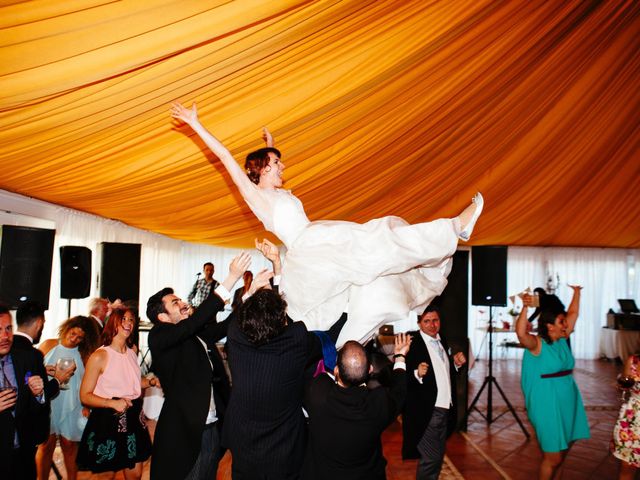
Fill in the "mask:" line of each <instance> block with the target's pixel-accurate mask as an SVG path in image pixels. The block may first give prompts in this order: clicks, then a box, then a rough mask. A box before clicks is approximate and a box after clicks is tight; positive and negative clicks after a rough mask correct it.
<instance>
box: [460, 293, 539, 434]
mask: <svg viewBox="0 0 640 480" xmlns="http://www.w3.org/2000/svg"><path fill="white" fill-rule="evenodd" d="M493 385H495V386H496V388H497V389H498V392H499V393H500V395H501V396H502V399H503V400H504V403H506V404H507V408H508V410H505V411H504V412H502V413H501V414H500V415H498V416H497V417H494V416H493V388H492V386H493ZM485 387H489V388H487V413H486V415H485V414H484V413H482V412H481V411H480V410H479V409H478V408H477V407H476V403H477V402H478V399H479V398H480V395H482V392H483V391H484V389H485ZM473 409H475V410H476V411H477V412H478V413H479V414H480V415H481V416H482V417H483V418H484V419H485V420H486V421H487V424H488V425H491V424H492V423H493V422H495V421H496V420H498V419H499V418H500V417H501V416H502V415H504V414H505V413H507V412H511V415H513V418H515V419H516V422H518V425H520V428H521V429H522V432H523V433H524V434H525V436H526V437H527V438H529V437H530V435H529V432H527V429H526V428H525V427H524V425H523V423H522V421H521V420H520V418H519V417H518V414H517V413H516V411H515V409H514V408H513V406H512V405H511V402H509V399H508V398H507V396H506V395H505V394H504V392H503V391H502V388H500V384H499V383H498V381H497V380H496V377H494V376H493V307H492V306H491V305H490V306H489V375H487V376H486V377H484V382H483V383H482V386H481V387H480V390H478V393H477V394H476V396H475V398H474V399H473V401H472V402H471V405H469V409H468V410H467V414H466V415H465V421H464V424H465V425H466V423H467V417H469V414H470V413H471V411H472V410H473Z"/></svg>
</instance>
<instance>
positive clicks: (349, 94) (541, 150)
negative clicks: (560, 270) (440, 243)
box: [0, 0, 640, 248]
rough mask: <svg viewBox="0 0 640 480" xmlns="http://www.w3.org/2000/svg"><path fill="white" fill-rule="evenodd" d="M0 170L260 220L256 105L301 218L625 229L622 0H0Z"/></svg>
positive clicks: (164, 228) (154, 217)
mask: <svg viewBox="0 0 640 480" xmlns="http://www.w3.org/2000/svg"><path fill="white" fill-rule="evenodd" d="M0 24H1V28H0V92H1V93H0V164H1V165H2V176H1V177H0V188H3V189H6V190H9V191H13V192H17V193H20V194H23V195H28V196H31V197H36V198H39V199H42V200H46V201H49V202H53V203H56V204H60V205H64V206H67V207H71V208H75V209H79V210H84V211H87V212H91V213H94V214H97V215H100V216H103V217H107V218H114V219H118V220H121V221H123V222H125V223H127V224H129V225H132V226H136V227H139V228H143V229H146V230H151V231H155V232H159V233H162V234H165V235H168V236H171V237H174V238H179V239H184V240H188V241H195V242H205V243H210V244H215V245H221V246H236V247H238V246H240V247H242V246H248V245H252V243H253V238H255V237H259V236H262V235H264V231H263V227H262V225H261V224H260V223H259V222H258V220H257V219H256V218H255V217H254V216H253V214H252V213H251V212H250V211H249V209H248V208H247V207H246V206H245V205H244V203H243V201H242V199H241V198H240V196H239V195H238V194H237V192H236V191H235V188H234V186H233V185H232V183H231V181H230V179H229V177H228V175H226V173H225V172H224V171H223V169H222V167H221V166H220V165H219V163H218V162H216V160H215V158H213V156H212V155H211V154H210V153H208V152H206V149H205V148H204V147H203V145H202V144H201V143H200V142H199V141H197V139H196V137H195V136H194V135H193V133H192V132H191V131H190V130H189V129H188V128H181V127H179V126H178V125H177V124H175V123H174V122H172V121H171V118H170V115H169V107H170V103H171V102H172V101H174V100H179V101H182V102H184V103H186V104H191V102H197V104H198V107H199V112H200V118H201V120H202V122H203V124H204V125H205V126H207V128H208V129H209V130H210V131H211V132H212V133H214V135H216V136H217V137H218V138H219V139H220V140H221V141H223V143H225V144H226V145H227V146H228V147H229V149H230V150H231V151H232V153H233V154H234V155H235V156H236V158H237V159H238V161H239V162H243V161H244V157H245V155H246V154H247V153H248V152H250V151H251V150H254V149H256V148H259V147H260V146H262V141H261V138H260V136H261V128H262V126H264V125H267V126H268V127H269V128H270V129H271V131H272V132H273V134H274V136H275V138H276V145H277V146H278V148H280V149H281V150H282V152H283V162H284V163H285V165H286V167H287V168H286V170H285V177H286V188H290V189H292V190H293V192H294V193H295V194H296V195H297V196H298V197H299V198H300V199H301V200H302V201H303V203H304V205H305V208H306V210H307V214H308V216H309V218H311V219H312V220H316V219H336V220H337V219H342V220H351V221H356V222H364V221H367V220H369V219H371V218H375V217H379V216H383V215H398V216H402V217H403V218H405V219H406V220H408V221H410V222H420V221H428V220H432V219H435V218H438V217H445V216H454V215H456V214H457V213H458V212H459V211H460V210H461V209H462V208H463V207H464V206H465V205H466V204H467V203H468V202H469V200H470V198H471V196H472V195H473V193H474V192H475V191H477V190H480V191H482V192H483V194H484V196H485V199H486V207H485V208H486V210H485V213H484V214H483V216H482V217H481V220H480V222H479V224H478V226H477V229H476V232H475V235H474V237H473V238H472V242H471V243H472V244H476V245H483V244H508V245H556V246H607V247H630V248H638V247H640V226H639V222H638V218H640V201H638V198H637V197H638V195H640V188H639V187H640V175H639V174H640V154H639V153H640V136H639V133H640V114H639V113H638V112H640V75H639V73H640V54H639V53H640V2H634V1H631V0H629V1H619V2H584V1H580V0H576V1H569V2H537V1H534V2H517V1H506V2H496V1H493V0H480V1H477V0H473V1H471V0H469V1H464V0H460V1H456V2H447V1H442V2H438V1H430V2H426V1H422V0H416V1H367V0H352V1H329V0H327V1H295V0H278V1H275V0H244V1H242V2H228V1H215V0H209V1H203V0H190V1H185V0H182V1H169V0H148V1H145V2H104V1H98V0H82V1H79V0H69V1H65V2H59V1H55V0H41V1H38V2H35V3H34V2H22V3H15V4H12V5H7V6H3V7H0Z"/></svg>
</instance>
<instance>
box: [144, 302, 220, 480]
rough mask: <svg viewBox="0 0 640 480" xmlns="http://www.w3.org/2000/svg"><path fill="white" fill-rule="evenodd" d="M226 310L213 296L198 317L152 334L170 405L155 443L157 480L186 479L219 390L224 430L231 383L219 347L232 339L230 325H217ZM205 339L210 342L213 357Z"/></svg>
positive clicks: (160, 327)
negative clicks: (217, 345)
mask: <svg viewBox="0 0 640 480" xmlns="http://www.w3.org/2000/svg"><path fill="white" fill-rule="evenodd" d="M223 308H224V302H223V301H222V299H221V298H220V297H218V295H216V294H215V293H213V292H212V293H211V295H209V297H208V298H207V299H206V300H205V301H204V302H202V303H201V304H200V306H199V307H198V308H197V309H196V311H195V312H194V314H193V315H192V316H191V317H189V318H188V319H186V320H183V321H181V322H180V323H177V324H172V323H163V322H162V323H156V324H155V325H154V326H153V328H152V329H151V331H150V332H149V349H150V351H151V357H152V362H153V371H154V372H155V374H156V375H157V376H158V378H159V379H160V383H161V384H162V389H163V391H164V404H163V406H162V410H161V412H160V417H159V418H158V424H157V427H156V431H155V437H154V442H153V457H152V461H151V478H152V479H153V480H158V479H167V480H175V479H178V478H185V477H186V476H187V474H188V473H189V471H190V470H191V468H192V467H193V465H194V463H195V461H196V458H197V457H198V454H199V453H200V444H201V442H202V432H203V430H204V427H205V421H206V418H207V415H208V412H209V401H210V398H211V387H212V386H213V394H214V400H215V403H216V415H217V416H218V419H219V422H217V423H218V428H219V425H220V423H221V421H222V418H223V417H224V413H225V409H226V406H227V402H228V399H229V388H230V387H229V378H228V376H227V374H226V371H225V369H224V363H223V361H222V357H221V356H220V353H219V352H218V349H217V347H216V342H217V341H218V340H220V339H221V338H224V337H225V336H226V330H227V325H228V320H225V321H224V322H221V323H216V314H217V313H218V312H219V311H221V310H222V309H223ZM197 337H200V338H201V339H202V340H204V341H205V342H206V343H207V346H208V349H209V352H210V353H209V358H210V360H211V364H212V365H213V370H212V369H211V366H210V364H209V360H208V359H207V352H206V351H205V349H204V347H203V346H202V343H201V342H200V341H199V340H198V338H197Z"/></svg>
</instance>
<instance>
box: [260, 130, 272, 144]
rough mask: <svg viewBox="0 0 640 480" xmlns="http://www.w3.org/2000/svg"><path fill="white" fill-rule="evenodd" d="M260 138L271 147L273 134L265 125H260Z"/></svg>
mask: <svg viewBox="0 0 640 480" xmlns="http://www.w3.org/2000/svg"><path fill="white" fill-rule="evenodd" d="M262 139H263V140H264V143H265V145H266V146H267V147H273V145H274V143H273V135H271V132H270V131H269V129H268V128H267V127H262Z"/></svg>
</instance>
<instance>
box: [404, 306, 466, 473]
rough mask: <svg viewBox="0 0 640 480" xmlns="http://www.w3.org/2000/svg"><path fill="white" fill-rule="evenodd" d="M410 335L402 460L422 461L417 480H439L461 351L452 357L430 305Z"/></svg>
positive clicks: (451, 421)
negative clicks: (416, 328)
mask: <svg viewBox="0 0 640 480" xmlns="http://www.w3.org/2000/svg"><path fill="white" fill-rule="evenodd" d="M418 326H419V327H420V330H418V331H417V332H411V335H412V336H413V343H412V345H411V350H410V351H409V353H408V354H407V400H406V402H405V408H404V412H403V417H402V433H403V438H402V458H404V459H407V458H419V459H420V460H419V462H418V468H417V475H416V478H417V479H420V480H422V479H437V478H438V476H439V475H440V470H441V468H442V462H443V460H444V453H445V444H446V440H447V437H448V435H449V434H451V432H452V431H453V429H454V427H455V423H456V414H455V412H456V393H455V392H456V371H457V370H458V369H459V368H460V367H462V365H464V364H465V362H466V359H465V357H464V354H463V353H462V352H458V353H456V354H455V355H454V356H452V355H451V349H450V348H449V346H448V345H447V342H446V340H445V339H443V338H441V337H440V333H439V332H440V312H439V311H438V309H437V308H435V307H432V306H429V307H427V309H426V310H425V311H424V313H423V314H422V315H421V316H420V317H419V318H418Z"/></svg>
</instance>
